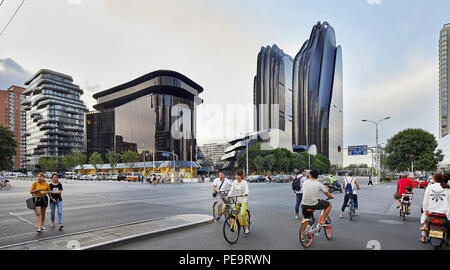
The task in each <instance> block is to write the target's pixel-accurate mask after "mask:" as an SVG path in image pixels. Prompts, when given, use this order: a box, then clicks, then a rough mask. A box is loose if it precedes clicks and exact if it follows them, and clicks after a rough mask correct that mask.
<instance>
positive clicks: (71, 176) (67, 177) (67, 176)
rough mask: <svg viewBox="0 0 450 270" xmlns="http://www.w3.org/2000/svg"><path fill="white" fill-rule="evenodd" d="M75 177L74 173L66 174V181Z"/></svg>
mask: <svg viewBox="0 0 450 270" xmlns="http://www.w3.org/2000/svg"><path fill="white" fill-rule="evenodd" d="M76 175H77V174H76V173H75V172H66V179H76V178H75V176H76Z"/></svg>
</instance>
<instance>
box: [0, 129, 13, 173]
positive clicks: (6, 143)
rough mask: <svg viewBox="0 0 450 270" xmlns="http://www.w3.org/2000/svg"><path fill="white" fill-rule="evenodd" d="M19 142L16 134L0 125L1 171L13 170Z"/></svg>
mask: <svg viewBox="0 0 450 270" xmlns="http://www.w3.org/2000/svg"><path fill="white" fill-rule="evenodd" d="M16 147H17V142H16V140H14V133H12V132H11V131H10V130H9V129H7V128H5V127H3V126H1V125H0V153H1V154H0V171H2V170H8V171H9V170H11V169H12V168H13V156H14V154H15V152H16Z"/></svg>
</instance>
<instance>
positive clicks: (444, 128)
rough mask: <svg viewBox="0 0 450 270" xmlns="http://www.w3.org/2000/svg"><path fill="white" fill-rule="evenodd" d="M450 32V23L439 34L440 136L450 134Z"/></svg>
mask: <svg viewBox="0 0 450 270" xmlns="http://www.w3.org/2000/svg"><path fill="white" fill-rule="evenodd" d="M449 32H450V23H448V24H445V25H444V27H443V28H442V29H441V33H440V36H439V138H443V137H445V136H447V135H448V130H449V125H450V119H449V115H448V113H449V107H448V95H449V89H450V88H449V82H448V74H449V70H450V68H449V65H448V56H449V54H450V49H449V45H448V37H449Z"/></svg>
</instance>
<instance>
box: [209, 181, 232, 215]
mask: <svg viewBox="0 0 450 270" xmlns="http://www.w3.org/2000/svg"><path fill="white" fill-rule="evenodd" d="M230 187H231V182H230V181H229V180H228V179H226V178H225V174H224V173H223V172H219V178H216V179H215V180H214V182H213V185H212V189H213V190H214V191H215V192H217V196H216V200H217V202H218V203H219V207H218V210H219V213H222V206H223V198H225V197H226V194H228V191H229V190H230ZM219 219H220V215H219V216H218V217H217V218H216V220H219Z"/></svg>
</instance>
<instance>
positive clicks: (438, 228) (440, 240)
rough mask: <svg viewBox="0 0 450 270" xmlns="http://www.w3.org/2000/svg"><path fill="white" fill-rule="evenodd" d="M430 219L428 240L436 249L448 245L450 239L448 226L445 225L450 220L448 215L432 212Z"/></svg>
mask: <svg viewBox="0 0 450 270" xmlns="http://www.w3.org/2000/svg"><path fill="white" fill-rule="evenodd" d="M429 220H430V223H429V226H428V227H429V228H428V231H427V232H426V233H427V239H428V242H431V245H432V246H433V248H434V249H435V250H438V249H440V248H442V246H443V245H444V244H445V245H447V247H448V246H449V244H450V242H449V241H450V239H449V238H448V232H447V226H445V222H448V220H447V216H446V215H442V214H435V213H431V214H430V215H429Z"/></svg>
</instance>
